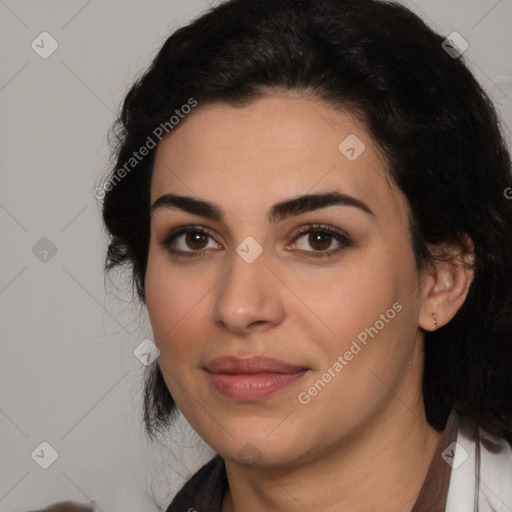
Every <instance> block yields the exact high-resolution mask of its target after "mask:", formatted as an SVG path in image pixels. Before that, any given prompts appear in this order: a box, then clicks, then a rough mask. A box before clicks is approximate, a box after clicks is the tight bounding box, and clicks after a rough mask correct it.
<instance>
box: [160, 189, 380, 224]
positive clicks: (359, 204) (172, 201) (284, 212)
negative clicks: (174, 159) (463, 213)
mask: <svg viewBox="0 0 512 512" xmlns="http://www.w3.org/2000/svg"><path fill="white" fill-rule="evenodd" d="M328 206H350V207H354V208H358V209H359V210H361V211H363V212H365V213H367V214H368V215H371V216H373V217H375V214H374V213H373V212H372V211H371V210H370V208H369V207H368V206H367V205H366V204H365V203H364V202H363V201H361V200H360V199H356V198H355V197H352V196H349V195H347V194H342V193H340V192H338V191H329V192H324V193H320V194H306V195H302V196H298V197H293V198H290V199H286V200H285V201H282V202H279V203H276V204H274V205H273V206H272V207H271V208H270V210H269V212H268V214H267V221H268V222H269V223H271V224H275V223H276V222H279V221H282V220H284V219H287V218H288V217H292V216H294V215H300V214H301V213H307V212H311V211H314V210H320V209H322V208H327V207H328ZM160 208H170V209H172V208H177V209H179V210H183V211H185V212H188V213H191V214H193V215H199V216H201V217H206V218H208V219H211V220H215V221H219V222H223V221H224V218H225V215H224V212H223V210H222V208H221V207H220V206H218V205H216V204H215V203H212V202H210V201H205V200H203V199H197V198H194V197H189V196H180V195H175V194H164V195H162V196H160V197H159V198H158V199H157V200H156V201H155V202H154V203H153V206H151V213H153V212H155V211H156V210H158V209H160Z"/></svg>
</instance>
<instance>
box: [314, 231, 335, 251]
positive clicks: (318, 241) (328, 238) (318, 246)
mask: <svg viewBox="0 0 512 512" xmlns="http://www.w3.org/2000/svg"><path fill="white" fill-rule="evenodd" d="M332 241H333V236H332V235H331V234H329V233H325V232H324V231H311V232H310V233H309V237H308V243H309V245H310V246H311V247H312V248H313V249H315V250H317V251H325V250H326V249H329V247H330V245H331V243H332Z"/></svg>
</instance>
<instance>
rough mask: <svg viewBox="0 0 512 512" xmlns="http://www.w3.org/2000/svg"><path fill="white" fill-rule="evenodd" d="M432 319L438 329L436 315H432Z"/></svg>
mask: <svg viewBox="0 0 512 512" xmlns="http://www.w3.org/2000/svg"><path fill="white" fill-rule="evenodd" d="M432 318H433V319H434V325H435V326H436V329H437V319H436V314H435V313H432Z"/></svg>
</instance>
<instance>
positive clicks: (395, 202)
mask: <svg viewBox="0 0 512 512" xmlns="http://www.w3.org/2000/svg"><path fill="white" fill-rule="evenodd" d="M326 189H330V190H332V189H338V190H339V191H340V192H342V193H346V194H350V195H354V196H355V197H359V198H365V201H366V202H367V203H374V204H375V203H380V205H381V207H382V208H383V209H384V210H388V213H392V211H393V210H395V213H396V212H400V211H401V210H403V208H404V204H403V203H404V201H403V198H402V197H400V196H401V194H397V191H396V190H395V189H394V187H393V185H392V184H391V183H390V178H389V175H388V172H387V170H386V167H385V162H384V159H383V158H382V154H381V152H380V150H379V148H378V146H377V144H376V143H375V141H374V140H373V139H372V138H371V137H370V135H369V133H368V132H367V130H366V129H365V127H364V126H363V125H362V124H361V123H360V122H359V121H357V120H356V118H355V117H353V116H352V115H350V114H349V113H348V112H344V111H339V110H334V109H333V108H332V107H330V106H328V105H326V104H324V103H323V102H320V101H318V100H314V99H311V98H308V97H305V96H301V95H298V94H283V95H276V96H270V97H264V98H261V99H258V100H256V101H254V102H253V103H251V104H250V105H248V106H246V107H235V106H232V105H227V104H224V103H216V104H209V105H205V106H202V107H201V105H198V107H196V109H195V111H194V112H193V114H191V115H189V117H188V118H186V119H185V120H184V121H182V124H181V125H180V126H179V127H178V128H177V129H175V130H174V131H173V132H171V133H170V134H169V135H168V136H167V137H166V138H164V139H163V140H162V142H160V144H159V145H158V148H157V154H156V158H155V163H154V170H153V177H152V183H151V201H152V202H153V201H154V200H155V199H156V198H157V197H158V196H159V195H160V194H164V193H171V192H172V193H179V194H185V195H196V196H198V197H201V198H203V199H210V200H212V201H214V202H217V203H222V204H224V205H225V206H226V209H227V210H229V208H230V207H231V208H233V209H236V208H237V207H238V208H240V207H241V205H246V206H248V205H257V204H258V205H259V206H260V207H262V208H263V207H264V205H265V204H268V203H269V202H274V200H278V199H282V198H286V197H289V196H296V195H301V194H306V193H312V192H319V191H322V190H326ZM400 203H402V204H400ZM370 207H371V204H370Z"/></svg>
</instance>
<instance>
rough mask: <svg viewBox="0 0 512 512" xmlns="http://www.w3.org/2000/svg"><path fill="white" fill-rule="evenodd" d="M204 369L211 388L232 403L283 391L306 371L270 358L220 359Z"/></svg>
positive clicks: (229, 357)
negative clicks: (232, 401)
mask: <svg viewBox="0 0 512 512" xmlns="http://www.w3.org/2000/svg"><path fill="white" fill-rule="evenodd" d="M205 370H206V372H207V373H208V377H209V380H210V383H211V384H212V386H213V387H214V388H215V389H216V390H217V391H218V392H219V393H221V394H222V395H223V396H225V397H227V398H230V399H232V400H244V401H256V400H261V399H263V398H265V397H268V396H270V395H272V394H274V393H276V392H277V391H279V390H281V389H283V388H286V387H288V386H290V385H291V384H293V383H294V382H295V381H297V380H299V379H300V378H302V377H303V376H304V375H305V374H306V373H307V372H308V371H309V368H306V367H304V366H300V365H295V364H291V363H288V362H286V361H281V360H279V359H274V358H270V357H249V358H243V359H242V358H237V357H232V356H225V357H219V358H216V359H214V360H212V361H210V362H209V363H208V364H207V365H206V366H205Z"/></svg>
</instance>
